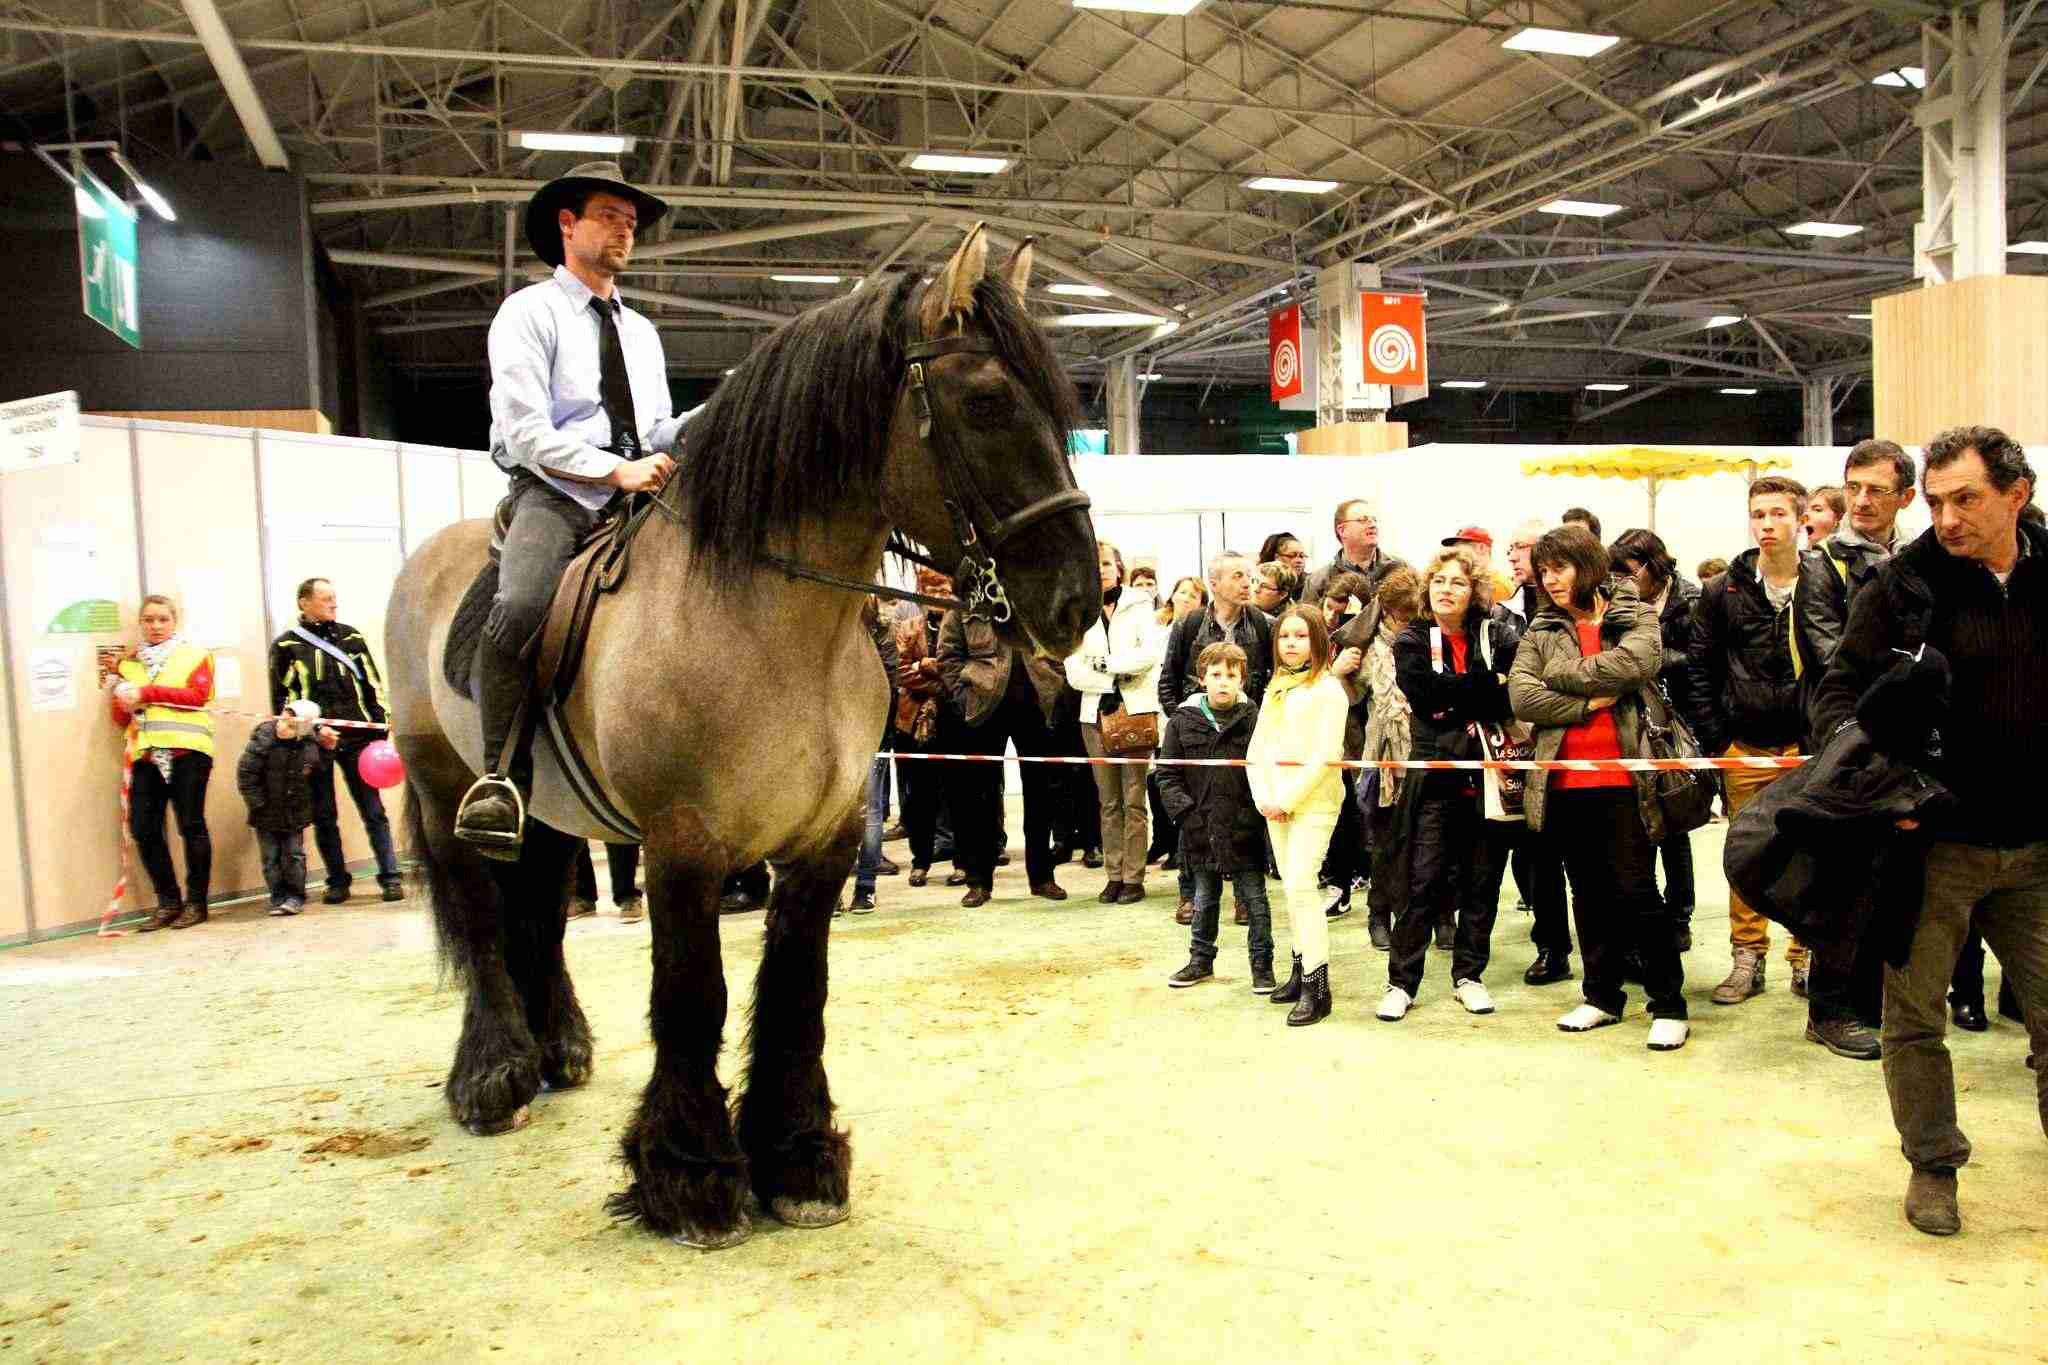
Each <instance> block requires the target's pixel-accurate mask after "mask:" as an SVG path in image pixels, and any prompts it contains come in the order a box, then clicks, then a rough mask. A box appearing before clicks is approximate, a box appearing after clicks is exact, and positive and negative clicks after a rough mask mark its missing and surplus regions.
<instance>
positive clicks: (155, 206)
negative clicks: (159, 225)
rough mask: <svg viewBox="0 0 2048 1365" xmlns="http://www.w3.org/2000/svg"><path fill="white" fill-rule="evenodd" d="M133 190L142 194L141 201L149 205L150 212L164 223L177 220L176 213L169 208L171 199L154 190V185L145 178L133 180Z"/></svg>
mask: <svg viewBox="0 0 2048 1365" xmlns="http://www.w3.org/2000/svg"><path fill="white" fill-rule="evenodd" d="M135 192H136V193H137V194H139V195H141V196H142V202H143V203H145V204H147V205H149V209H150V212H152V213H154V214H155V215H156V216H157V217H159V218H161V219H163V220H164V221H165V222H166V223H175V222H177V221H178V215H177V214H176V213H174V212H172V210H171V201H170V200H168V199H166V198H164V197H163V196H162V195H160V194H158V193H157V192H156V187H155V186H153V185H151V184H150V183H149V182H148V181H146V180H138V181H136V182H135Z"/></svg>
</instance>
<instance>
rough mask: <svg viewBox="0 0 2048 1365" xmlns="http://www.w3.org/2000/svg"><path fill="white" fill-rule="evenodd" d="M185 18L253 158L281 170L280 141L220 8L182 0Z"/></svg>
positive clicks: (205, 0)
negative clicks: (238, 123) (232, 108)
mask: <svg viewBox="0 0 2048 1365" xmlns="http://www.w3.org/2000/svg"><path fill="white" fill-rule="evenodd" d="M182 2H183V4H184V6H185V17H186V18H188V19H190V20H191V21H192V29H193V36H194V37H196V38H197V39H198V40H199V45H200V46H201V47H203V48H205V49H206V57H207V60H208V61H211V62H212V63H213V71H214V74H215V75H216V76H219V77H220V83H221V88H222V89H223V90H225V91H227V96H228V100H229V102H230V103H232V104H233V105H234V106H235V116H236V117H237V118H239V119H240V120H241V121H242V132H243V133H244V135H246V136H247V137H248V139H249V146H250V147H251V148H253V149H254V150H255V153H256V159H257V160H258V161H260V162H262V163H263V164H264V166H265V167H267V168H269V169H270V170H273V171H281V170H284V169H285V168H286V167H287V166H289V165H290V164H291V159H290V158H289V157H287V156H286V155H285V152H284V144H283V143H282V142H279V141H278V140H277V129H276V128H275V127H273V126H272V125H271V122H270V114H269V111H267V110H266V109H264V107H263V97H262V96H261V95H259V94H257V93H256V85H255V82H253V81H251V80H250V79H249V68H248V67H247V66H246V65H244V64H243V61H242V53H241V50H240V49H239V48H237V47H236V46H235V37H234V35H233V34H232V33H229V32H228V26H227V24H226V23H225V22H223V21H222V19H221V17H220V11H219V10H218V9H216V8H215V7H214V3H213V0H182Z"/></svg>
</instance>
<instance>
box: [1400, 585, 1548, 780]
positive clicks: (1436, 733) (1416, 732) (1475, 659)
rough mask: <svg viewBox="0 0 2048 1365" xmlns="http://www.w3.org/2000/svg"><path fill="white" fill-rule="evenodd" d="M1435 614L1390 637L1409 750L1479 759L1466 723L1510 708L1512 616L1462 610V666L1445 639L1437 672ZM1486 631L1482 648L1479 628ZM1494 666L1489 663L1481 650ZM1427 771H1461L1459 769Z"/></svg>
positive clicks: (1516, 641) (1498, 716) (1515, 637)
mask: <svg viewBox="0 0 2048 1365" xmlns="http://www.w3.org/2000/svg"><path fill="white" fill-rule="evenodd" d="M1436 628H1437V626H1436V619H1435V618H1434V617H1430V616H1418V617H1416V618H1415V619H1414V620H1413V621H1412V622H1410V623H1409V625H1408V629H1406V630H1404V631H1402V632H1401V633H1400V634H1399V635H1397V636H1395V637H1394V676H1395V678H1396V679H1397V680H1398V681H1399V682H1400V684H1401V693H1402V695H1403V696H1405V697H1407V698H1408V705H1409V708H1410V709H1411V710H1412V711H1413V712H1414V716H1413V717H1412V718H1411V719H1410V720H1409V723H1408V725H1409V745H1408V755H1409V757H1411V758H1480V757H1482V755H1481V754H1480V752H1479V741H1478V740H1477V739H1476V738H1474V737H1473V735H1472V733H1471V731H1470V730H1469V729H1468V728H1467V726H1468V725H1470V724H1474V723H1477V724H1481V725H1496V724H1499V723H1500V722H1501V721H1504V720H1507V719H1509V718H1510V717H1512V716H1513V715H1514V713H1515V710H1514V706H1513V703H1512V702H1511V701H1510V699H1509V697H1508V685H1507V676H1508V671H1509V670H1510V669H1512V668H1513V667H1514V666H1515V650H1516V648H1517V647H1518V646H1519V645H1520V644H1521V640H1522V634H1521V631H1519V630H1518V629H1516V627H1515V622H1514V619H1513V617H1511V616H1508V615H1506V614H1505V613H1503V614H1502V615H1500V616H1494V617H1483V616H1481V615H1480V614H1479V613H1478V612H1476V611H1468V612H1466V613H1465V667H1464V668H1463V669H1460V668H1458V666H1457V661H1456V659H1455V658H1454V657H1453V655H1452V653H1451V645H1450V642H1449V641H1448V640H1446V641H1445V642H1444V646H1443V654H1444V657H1443V671H1442V672H1438V671H1437V668H1436V661H1435V659H1434V657H1433V656H1432V654H1431V651H1430V646H1429V633H1430V631H1432V630H1434V629H1436ZM1481 630H1485V631H1486V632H1487V636H1488V638H1487V641H1486V647H1485V649H1484V650H1482V648H1481V646H1480V641H1479V632H1480V631H1481ZM1489 650H1490V651H1491V653H1492V655H1493V665H1492V667H1490V668H1489V667H1488V666H1487V663H1486V652H1487V651H1489ZM1430 776H1449V777H1454V778H1455V777H1460V776H1465V775H1461V774H1458V773H1450V774H1430Z"/></svg>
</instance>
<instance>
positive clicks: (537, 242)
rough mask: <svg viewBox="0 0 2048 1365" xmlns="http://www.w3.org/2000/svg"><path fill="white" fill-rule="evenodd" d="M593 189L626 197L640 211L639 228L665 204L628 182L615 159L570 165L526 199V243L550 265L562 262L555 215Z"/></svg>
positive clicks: (650, 222)
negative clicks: (567, 169) (565, 171)
mask: <svg viewBox="0 0 2048 1365" xmlns="http://www.w3.org/2000/svg"><path fill="white" fill-rule="evenodd" d="M592 190H602V191H604V192H605V193H606V194H616V195H617V196H619V198H621V199H629V200H631V201H632V203H633V207H634V208H635V209H637V210H638V211H639V214H640V230H641V231H642V232H645V231H646V230H647V229H648V228H650V227H652V226H654V224H655V223H657V222H659V221H660V219H661V217H662V215H663V214H665V213H667V212H668V205H667V204H664V203H662V202H661V201H660V200H659V199H656V198H655V197H654V196H653V195H651V194H649V193H648V192H647V191H645V190H643V189H639V188H637V187H636V186H634V185H631V184H629V183H627V180H626V173H625V172H624V171H622V170H620V169H619V163H618V162H616V161H586V162H584V163H583V164H582V165H581V166H574V167H571V168H570V170H569V173H568V174H567V175H564V176H561V177H558V178H557V179H554V180H550V181H548V183H547V184H545V185H542V186H541V187H540V188H539V189H537V190H535V191H534V192H533V198H531V199H529V200H527V201H526V244H527V245H528V246H530V247H532V248H533V252H534V254H535V255H536V256H538V257H540V258H541V259H542V260H544V261H546V262H547V263H548V264H549V265H560V264H561V263H562V229H561V228H560V227H559V226H557V225H556V223H555V215H556V213H558V212H560V211H561V210H562V209H565V208H568V207H570V206H571V205H572V204H573V203H574V202H575V200H576V198H577V197H578V196H579V195H584V194H588V193H589V192H590V191H592Z"/></svg>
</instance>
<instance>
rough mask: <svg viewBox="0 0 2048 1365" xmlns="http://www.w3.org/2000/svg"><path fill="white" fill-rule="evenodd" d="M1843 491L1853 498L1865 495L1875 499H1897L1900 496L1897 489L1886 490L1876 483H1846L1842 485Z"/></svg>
mask: <svg viewBox="0 0 2048 1365" xmlns="http://www.w3.org/2000/svg"><path fill="white" fill-rule="evenodd" d="M1842 491H1843V492H1844V493H1847V494H1848V495H1849V496H1850V497H1852V498H1860V497H1862V496H1863V495H1864V494H1865V493H1868V494H1870V496H1871V497H1873V498H1896V497H1897V496H1898V495H1899V490H1898V489H1896V488H1886V487H1884V486H1882V485H1881V484H1874V483H1845V484H1843V485H1842Z"/></svg>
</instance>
